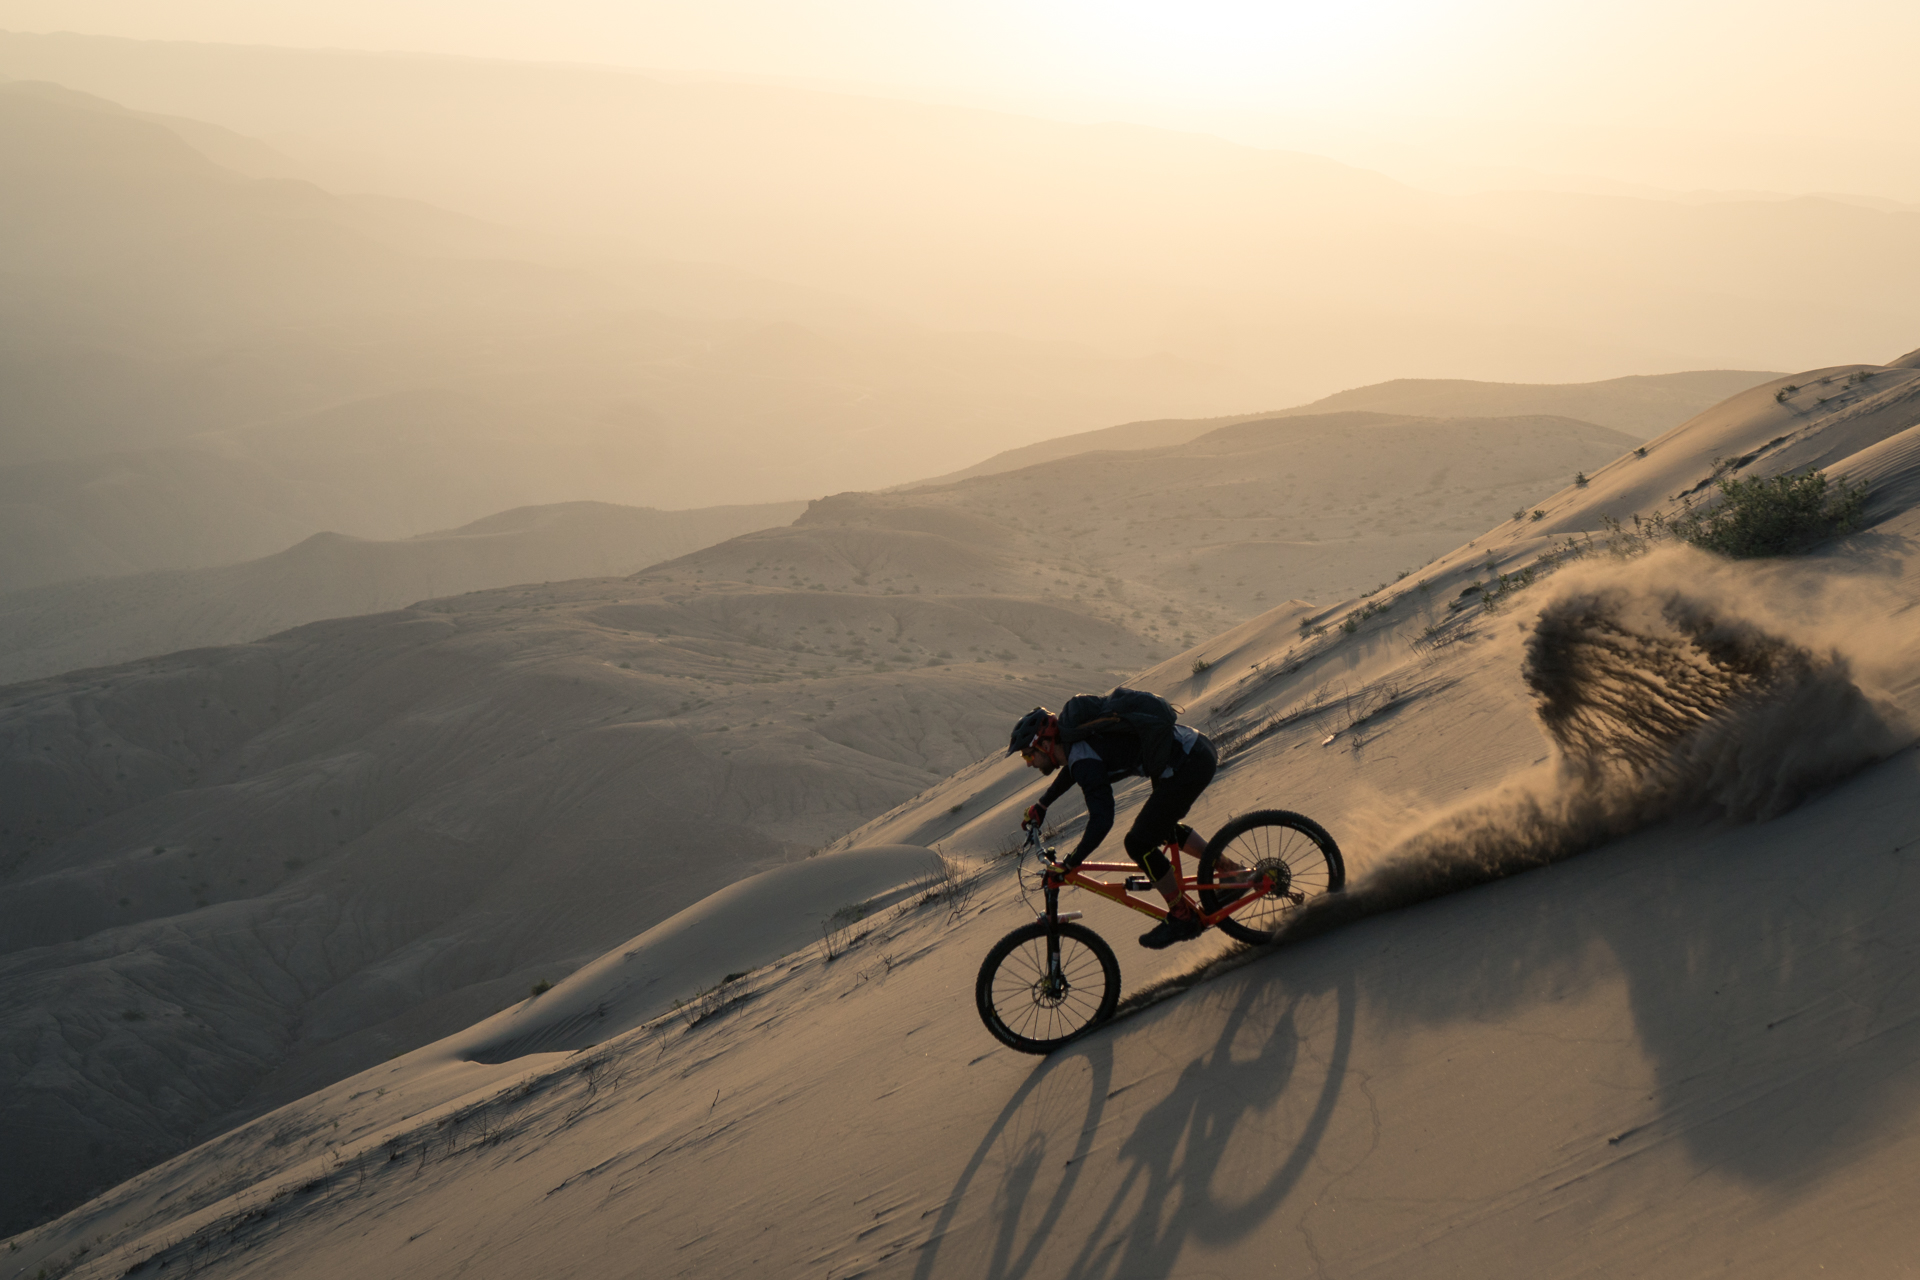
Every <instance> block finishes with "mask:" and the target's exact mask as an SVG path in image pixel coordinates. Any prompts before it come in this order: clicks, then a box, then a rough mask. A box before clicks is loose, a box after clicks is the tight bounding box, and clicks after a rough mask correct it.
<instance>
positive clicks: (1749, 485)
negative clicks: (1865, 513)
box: [1668, 471, 1867, 560]
mask: <svg viewBox="0 0 1920 1280" xmlns="http://www.w3.org/2000/svg"><path fill="white" fill-rule="evenodd" d="M1714 487H1715V488H1717V489H1718V490H1719V491H1720V500H1719V501H1718V502H1715V503H1714V504H1713V505H1712V506H1710V507H1707V508H1706V509H1704V510H1699V511H1694V510H1689V511H1687V512H1685V513H1683V514H1681V515H1679V516H1677V517H1675V518H1673V519H1672V520H1670V521H1669V522H1668V526H1669V528H1670V529H1671V530H1672V532H1673V533H1674V534H1675V535H1676V536H1678V537H1680V538H1682V539H1684V540H1686V541H1687V542H1691V543H1692V544H1693V545H1694V546H1696V547H1700V548H1703V549H1704V550H1707V551H1717V552H1719V553H1720V554H1721V555H1723V556H1729V557H1731V558H1733V559H1735V560H1748V559H1754V558H1756V557H1760V556H1784V555H1792V554H1794V553H1796V552H1800V551H1805V550H1807V549H1808V548H1809V547H1811V546H1813V545H1814V544H1815V543H1817V542H1820V541H1822V540H1824V539H1826V538H1830V537H1833V536H1834V535H1836V534H1841V533H1845V532H1847V531H1848V530H1850V529H1852V528H1853V527H1854V525H1855V524H1856V523H1858V521H1859V519H1860V511H1861V508H1862V507H1864V506H1865V505H1866V500H1867V490H1866V486H1865V485H1849V484H1847V483H1846V482H1845V481H1840V482H1838V483H1835V482H1834V481H1832V480H1829V479H1828V478H1827V475H1826V473H1825V472H1822V471H1807V472H1803V473H1801V474H1800V475H1781V476H1754V477H1751V478H1749V479H1745V480H1726V479H1721V480H1716V481H1715V482H1714Z"/></svg>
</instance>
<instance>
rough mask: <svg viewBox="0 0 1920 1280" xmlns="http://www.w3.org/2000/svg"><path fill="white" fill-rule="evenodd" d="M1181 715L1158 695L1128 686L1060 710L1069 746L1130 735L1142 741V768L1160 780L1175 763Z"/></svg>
mask: <svg viewBox="0 0 1920 1280" xmlns="http://www.w3.org/2000/svg"><path fill="white" fill-rule="evenodd" d="M1178 721H1179V713H1177V712H1176V711H1174V709H1173V704H1172V703H1171V702H1168V701H1167V700H1166V699H1165V698H1163V697H1161V696H1160V695H1159V694H1157V693H1147V692H1146V691H1145V690H1142V689H1129V688H1126V687H1125V686H1124V685H1123V686H1121V687H1120V688H1118V689H1115V690H1114V691H1113V692H1112V693H1109V694H1107V695H1106V696H1105V697H1104V698H1103V697H1101V696H1099V695H1098V694H1092V693H1083V694H1081V695H1080V696H1079V697H1077V698H1068V699H1067V704H1066V705H1065V706H1063V707H1061V708H1060V741H1061V742H1062V743H1065V744H1066V745H1068V746H1072V745H1073V744H1074V743H1076V742H1085V741H1086V740H1087V739H1088V738H1091V737H1093V736H1094V735H1096V734H1113V735H1116V736H1118V735H1127V736H1132V737H1135V738H1138V739H1139V741H1140V767H1141V768H1142V769H1143V770H1145V772H1146V775H1147V776H1148V777H1149V778H1157V777H1159V776H1160V775H1161V773H1162V772H1164V771H1165V769H1166V767H1167V766H1168V765H1170V764H1172V763H1173V751H1174V744H1175V742H1176V741H1177V740H1176V739H1175V738H1174V736H1173V726H1174V725H1175V724H1176V723H1178Z"/></svg>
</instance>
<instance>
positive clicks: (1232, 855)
mask: <svg viewBox="0 0 1920 1280" xmlns="http://www.w3.org/2000/svg"><path fill="white" fill-rule="evenodd" d="M1262 876H1266V877H1271V879H1272V881H1273V887H1272V889H1271V890H1270V891H1269V892H1268V893H1267V895H1266V896H1265V897H1263V898H1260V899H1259V900H1258V901H1256V902H1253V903H1250V904H1249V905H1247V906H1246V907H1243V908H1241V909H1240V910H1239V911H1236V912H1234V913H1233V914H1232V915H1230V916H1228V917H1227V918H1226V919H1225V920H1222V921H1221V922H1220V929H1221V931H1222V932H1224V933H1225V934H1226V935H1227V936H1228V937H1229V938H1237V939H1239V940H1240V941H1241V942H1272V941H1273V940H1274V939H1275V938H1276V937H1278V936H1279V934H1280V930H1281V929H1283V928H1284V927H1285V926H1286V922H1287V920H1288V918H1289V917H1291V916H1292V915H1293V913H1294V912H1295V911H1297V910H1299V908H1300V907H1301V906H1302V905H1303V904H1304V903H1306V902H1307V901H1308V900H1309V899H1312V898H1317V897H1319V896H1320V895H1321V894H1323V893H1332V892H1334V891H1336V890H1338V889H1339V888H1340V887H1341V886H1343V885H1344V884H1346V882H1347V866H1346V863H1344V862H1342V861H1341V860H1340V846H1339V845H1337V844H1335V843H1334V842H1333V837H1332V836H1330V835H1328V834H1327V832H1326V828H1324V827H1322V826H1321V825H1320V824H1319V823H1317V822H1315V821H1314V820H1313V819H1311V818H1306V817H1302V816H1301V815H1300V814H1297V813H1288V812H1287V811H1286V810H1285V809H1261V810H1258V811H1256V812H1254V813H1245V814H1241V815H1240V816H1239V817H1238V818H1235V819H1234V820H1233V821H1232V822H1229V823H1228V824H1227V825H1226V826H1224V827H1222V828H1221V829H1220V832H1219V834H1217V835H1215V836H1214V838H1213V839H1212V841H1210V842H1209V843H1208V845H1207V851H1206V852H1205V853H1203V854H1201V855H1200V874H1199V881H1200V886H1199V887H1200V905H1201V907H1202V908H1203V909H1205V911H1206V912H1207V914H1208V915H1212V914H1213V913H1214V912H1216V911H1219V910H1220V909H1222V908H1223V907H1226V906H1227V905H1228V904H1230V903H1232V902H1233V901H1234V900H1235V899H1236V898H1239V897H1240V896H1241V895H1242V894H1243V893H1245V892H1246V890H1244V889H1241V888H1236V887H1235V886H1236V885H1242V884H1257V883H1259V880H1260V878H1261V877H1262Z"/></svg>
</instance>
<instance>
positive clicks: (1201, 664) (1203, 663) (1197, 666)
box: [1193, 658, 1213, 675]
mask: <svg viewBox="0 0 1920 1280" xmlns="http://www.w3.org/2000/svg"><path fill="white" fill-rule="evenodd" d="M1211 670H1213V664H1212V663H1211V662H1208V661H1207V660H1206V659H1205V658H1195V659H1194V660H1193V674H1195V675H1199V674H1200V673H1201V672H1203V671H1211Z"/></svg>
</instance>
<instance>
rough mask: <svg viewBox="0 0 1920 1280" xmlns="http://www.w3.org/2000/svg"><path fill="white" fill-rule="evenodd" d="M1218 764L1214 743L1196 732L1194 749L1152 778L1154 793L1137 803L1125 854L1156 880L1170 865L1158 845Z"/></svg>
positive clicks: (1162, 841) (1166, 836) (1167, 835)
mask: <svg viewBox="0 0 1920 1280" xmlns="http://www.w3.org/2000/svg"><path fill="white" fill-rule="evenodd" d="M1219 767H1220V756H1219V754H1218V753H1217V752H1215V751H1214V749H1213V743H1212V742H1211V741H1209V740H1208V739H1207V736H1206V735H1205V734H1195V735H1194V741H1193V749H1192V750H1191V751H1189V752H1187V757H1186V759H1184V760H1182V761H1181V762H1180V763H1179V764H1178V765H1176V766H1174V770H1173V776H1172V777H1168V778H1155V779H1154V780H1153V794H1152V795H1150V796H1148V797H1147V802H1146V803H1145V804H1143V805H1141V806H1140V814H1139V816H1138V817H1136V818H1135V819H1134V820H1133V826H1132V828H1131V829H1130V830H1128V832H1127V838H1126V842H1125V843H1126V846H1127V856H1128V857H1129V858H1132V859H1133V860H1134V861H1135V862H1136V863H1138V864H1139V865H1140V869H1141V870H1142V871H1145V872H1146V873H1147V874H1148V875H1150V876H1152V877H1153V878H1154V879H1155V880H1158V879H1159V878H1160V877H1162V876H1164V875H1166V874H1167V870H1168V868H1169V866H1170V865H1171V864H1170V863H1169V862H1168V861H1167V855H1166V854H1165V853H1163V852H1162V851H1161V849H1160V846H1161V845H1163V844H1165V843H1166V842H1167V841H1169V840H1171V839H1173V833H1174V832H1175V831H1176V830H1177V829H1178V828H1179V826H1180V819H1182V818H1184V817H1186V816H1187V811H1188V810H1190V809H1192V808H1193V802H1194V801H1196V800H1198V799H1199V798H1200V793H1201V792H1202V791H1205V790H1206V789H1207V784H1208V783H1210V782H1212V781H1213V775H1214V771H1215V770H1217V769H1218V768H1219Z"/></svg>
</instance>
